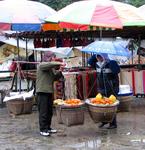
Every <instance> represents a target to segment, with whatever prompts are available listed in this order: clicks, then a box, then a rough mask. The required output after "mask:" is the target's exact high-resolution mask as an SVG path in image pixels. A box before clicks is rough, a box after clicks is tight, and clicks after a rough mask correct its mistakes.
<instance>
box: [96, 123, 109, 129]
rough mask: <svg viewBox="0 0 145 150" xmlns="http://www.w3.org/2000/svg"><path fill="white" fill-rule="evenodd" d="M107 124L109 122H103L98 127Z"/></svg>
mask: <svg viewBox="0 0 145 150" xmlns="http://www.w3.org/2000/svg"><path fill="white" fill-rule="evenodd" d="M106 124H108V123H107V122H102V123H101V124H100V125H99V126H98V127H99V128H102V127H104V125H106Z"/></svg>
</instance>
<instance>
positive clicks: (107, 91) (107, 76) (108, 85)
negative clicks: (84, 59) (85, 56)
mask: <svg viewBox="0 0 145 150" xmlns="http://www.w3.org/2000/svg"><path fill="white" fill-rule="evenodd" d="M94 60H95V59H94V56H93V57H91V58H90V59H89V61H88V63H89V64H90V65H91V66H92V64H93V63H92V62H94ZM92 67H94V66H92ZM96 71H97V91H98V93H101V94H102V95H103V96H106V97H109V96H110V95H112V94H113V95H115V96H116V97H117V94H118V92H119V77H118V74H119V72H120V67H119V65H118V64H117V62H116V61H115V60H109V59H107V56H105V57H103V55H96ZM105 124H107V123H106V122H102V124H101V125H100V126H99V127H103V126H104V125H105ZM113 128H117V121H116V116H114V118H113V121H112V122H111V123H110V125H109V127H108V129H113Z"/></svg>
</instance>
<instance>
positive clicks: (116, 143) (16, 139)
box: [0, 98, 145, 150]
mask: <svg viewBox="0 0 145 150" xmlns="http://www.w3.org/2000/svg"><path fill="white" fill-rule="evenodd" d="M117 120H118V128H117V129H99V128H98V124H95V123H94V122H93V121H92V119H91V118H90V116H89V114H88V112H87V111H86V112H85V122H84V125H78V126H71V127H66V126H65V125H62V124H58V122H57V118H56V115H55V113H54V117H53V122H52V127H54V128H57V129H58V133H57V134H53V135H51V136H50V137H42V136H40V135H39V128H38V112H37V110H33V112H32V114H27V115H19V116H16V117H11V116H9V114H8V112H7V108H6V107H4V108H0V150H144V149H145V99H143V98H134V100H133V102H132V108H131V111H130V112H120V113H118V114H117Z"/></svg>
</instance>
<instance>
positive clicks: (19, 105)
mask: <svg viewBox="0 0 145 150" xmlns="http://www.w3.org/2000/svg"><path fill="white" fill-rule="evenodd" d="M6 105H7V109H8V113H9V114H14V115H19V114H22V112H23V107H24V104H23V98H19V99H14V100H10V101H7V102H6Z"/></svg>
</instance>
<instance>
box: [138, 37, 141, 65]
mask: <svg viewBox="0 0 145 150" xmlns="http://www.w3.org/2000/svg"><path fill="white" fill-rule="evenodd" d="M138 39H139V48H138V51H139V54H138V64H140V44H141V37H140V35H139V36H138Z"/></svg>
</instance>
